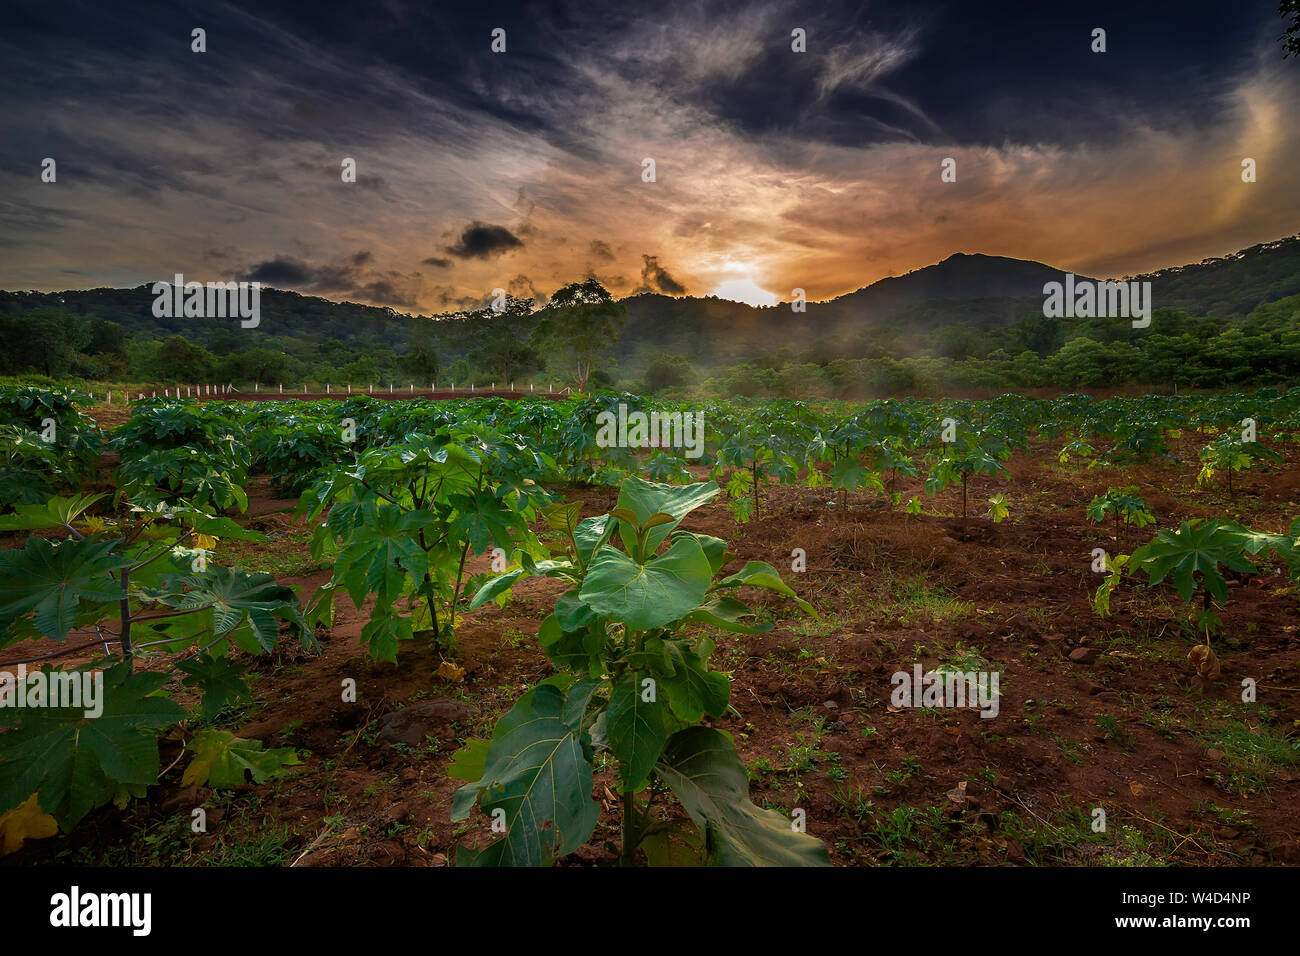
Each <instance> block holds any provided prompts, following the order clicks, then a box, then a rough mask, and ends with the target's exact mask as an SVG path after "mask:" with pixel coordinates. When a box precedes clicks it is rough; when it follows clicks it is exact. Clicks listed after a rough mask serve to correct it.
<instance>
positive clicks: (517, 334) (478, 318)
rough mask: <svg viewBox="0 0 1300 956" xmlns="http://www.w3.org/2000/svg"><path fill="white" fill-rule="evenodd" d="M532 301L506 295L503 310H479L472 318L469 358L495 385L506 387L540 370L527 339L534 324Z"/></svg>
mask: <svg viewBox="0 0 1300 956" xmlns="http://www.w3.org/2000/svg"><path fill="white" fill-rule="evenodd" d="M533 306H534V303H533V300H532V299H521V298H519V297H518V296H513V295H507V296H506V301H505V305H504V307H503V308H502V309H501V310H500V311H499V312H498V311H496V310H495V309H483V310H481V311H480V312H477V313H474V315H473V319H472V321H473V332H472V333H471V334H472V335H473V338H474V340H475V344H474V347H473V351H472V353H471V355H470V357H471V358H472V359H473V361H474V362H476V363H477V364H478V365H479V367H481V368H482V369H484V370H485V371H489V372H490V373H491V374H492V375H493V376H494V377H495V378H496V380H497V381H498V382H504V383H506V384H507V385H509V383H510V382H512V381H513V380H514V379H515V377H516V376H518V375H519V374H520V373H522V372H527V371H530V370H532V369H536V368H539V367H540V362H539V361H538V355H537V350H536V349H535V348H534V347H533V346H532V345H530V344H529V335H530V333H531V332H532V331H533V327H534V326H535V325H536V324H537V323H536V320H535V319H534V317H533Z"/></svg>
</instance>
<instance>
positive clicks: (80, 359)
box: [0, 236, 1300, 381]
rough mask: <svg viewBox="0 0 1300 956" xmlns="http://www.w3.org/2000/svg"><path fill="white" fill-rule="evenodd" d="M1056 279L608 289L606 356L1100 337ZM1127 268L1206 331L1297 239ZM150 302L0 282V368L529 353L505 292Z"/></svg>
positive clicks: (69, 370) (346, 369)
mask: <svg viewBox="0 0 1300 956" xmlns="http://www.w3.org/2000/svg"><path fill="white" fill-rule="evenodd" d="M1060 277H1061V270H1060V269H1057V268H1053V267H1051V266H1048V265H1044V264H1043V263H1039V262H1032V261H1026V260H1020V259H1010V258H1005V257H1000V256H988V255H980V254H964V253H958V254H954V255H952V256H950V257H948V258H947V259H945V260H943V261H942V262H939V263H936V264H934V265H931V266H926V267H925V268H922V269H917V270H915V271H914V272H910V273H907V274H906V275H903V276H897V277H891V278H887V279H882V280H880V281H878V282H874V283H872V284H870V285H868V286H865V287H863V288H862V289H858V290H857V291H855V292H851V293H848V294H846V295H843V296H840V297H838V298H836V299H832V300H829V301H826V302H810V303H808V304H807V307H806V310H805V311H803V312H797V311H794V310H793V309H791V307H790V305H789V304H788V303H783V304H779V305H776V306H771V307H767V308H753V307H751V306H748V305H744V304H741V303H737V302H732V301H728V300H723V299H718V298H714V297H693V296H681V297H672V296H666V295H659V294H641V295H636V296H631V297H629V298H626V299H624V300H622V302H623V305H624V306H625V308H626V320H625V321H624V323H623V328H622V332H621V334H620V336H619V338H618V340H617V342H616V343H615V344H614V345H613V346H612V348H611V349H610V350H609V355H610V357H611V358H614V359H616V360H617V361H618V363H619V366H620V368H622V369H624V370H625V371H626V370H630V373H631V374H634V375H635V374H640V373H641V370H642V369H644V368H645V366H646V363H647V362H648V361H650V358H649V357H650V356H661V357H662V356H665V355H667V356H673V357H675V358H676V359H677V360H679V361H682V362H685V363H687V364H689V365H690V366H691V367H692V368H693V369H694V370H695V372H698V373H707V372H708V371H709V370H711V369H715V368H720V367H724V366H729V365H736V364H742V363H746V362H750V361H754V360H761V361H767V360H768V359H766V358H764V357H765V356H768V357H770V356H776V355H786V356H788V357H787V358H786V359H783V360H782V361H793V360H795V359H796V358H797V360H798V361H800V362H812V363H814V364H818V365H825V364H827V363H829V362H832V361H834V360H835V359H836V358H857V357H861V358H878V359H883V358H896V359H897V358H903V357H909V356H911V357H919V356H924V355H931V356H935V357H939V358H945V357H946V358H951V359H955V360H960V359H963V358H978V357H981V356H984V355H987V354H990V353H991V352H993V351H996V350H999V349H1001V350H1003V351H1006V352H1007V353H1008V354H1010V355H1015V354H1018V353H1019V351H1021V350H1024V349H1028V350H1031V351H1034V352H1037V353H1039V354H1040V355H1047V354H1050V353H1051V352H1053V351H1054V350H1055V349H1057V348H1059V347H1061V346H1062V345H1063V344H1064V343H1065V342H1067V341H1069V340H1070V339H1071V338H1075V337H1078V336H1087V337H1091V338H1093V339H1099V340H1101V341H1110V340H1111V339H1112V338H1113V334H1114V333H1115V330H1113V329H1110V328H1109V327H1108V326H1107V327H1098V325H1097V323H1096V322H1093V323H1088V322H1074V323H1072V324H1071V323H1066V324H1057V323H1054V322H1053V321H1048V320H1044V319H1043V315H1042V303H1043V292H1042V289H1043V285H1044V283H1045V282H1049V281H1054V280H1059V279H1060ZM1132 278H1133V279H1136V280H1139V281H1141V280H1149V281H1150V282H1151V283H1152V298H1153V305H1154V307H1155V308H1156V309H1157V310H1161V309H1163V310H1173V311H1176V312H1181V313H1184V314H1185V315H1187V316H1193V317H1198V318H1200V319H1206V320H1207V321H1208V324H1206V323H1204V322H1203V323H1202V324H1201V325H1199V326H1198V327H1197V335H1199V336H1202V337H1203V336H1204V335H1205V334H1207V333H1208V334H1210V335H1215V334H1218V333H1219V332H1221V331H1223V330H1224V329H1226V328H1228V327H1230V326H1232V325H1233V323H1234V320H1237V319H1239V318H1240V317H1242V316H1245V315H1248V314H1250V313H1251V312H1253V311H1254V310H1255V309H1256V308H1257V307H1258V306H1260V305H1261V304H1264V303H1269V302H1275V301H1277V300H1280V299H1283V298H1285V297H1287V296H1291V295H1296V294H1297V293H1300V236H1293V237H1290V238H1287V239H1281V240H1277V241H1274V242H1268V243H1262V244H1260V245H1256V246H1252V247H1251V248H1249V249H1245V250H1242V251H1240V252H1237V253H1235V254H1233V255H1229V256H1225V257H1222V258H1214V259H1207V260H1205V261H1203V262H1200V263H1196V264H1192V265H1185V266H1180V267H1177V268H1170V269H1164V270H1161V271H1159V272H1155V273H1151V274H1148V275H1142V276H1135V277H1132ZM787 291H788V290H787ZM153 303H154V295H153V293H152V291H151V286H150V285H142V286H139V287H137V288H134V289H89V290H82V291H67V292H60V293H34V292H0V340H2V341H3V342H4V343H5V347H4V349H3V350H2V351H0V374H23V373H27V372H41V373H44V374H47V375H61V374H74V375H82V376H85V377H87V378H100V377H112V376H126V375H130V376H138V377H141V378H145V379H151V378H160V377H174V376H178V377H180V378H182V379H184V380H200V379H202V378H203V377H205V375H206V374H211V375H216V376H220V377H224V378H226V379H227V380H244V381H251V380H259V381H275V380H293V379H294V378H300V377H305V376H309V375H310V376H319V377H321V378H328V377H335V376H345V379H344V380H357V381H379V380H382V379H384V378H387V377H391V376H397V377H408V378H409V379H410V380H411V381H425V380H430V381H431V380H432V379H433V378H434V377H436V376H437V375H438V374H439V371H440V370H441V371H442V372H444V373H448V374H450V375H452V376H453V379H452V380H457V379H458V378H459V379H463V378H466V377H469V378H471V379H474V378H482V379H484V380H487V381H493V380H495V379H497V378H511V377H513V376H514V375H516V374H528V373H530V372H538V371H540V370H541V369H542V368H543V361H542V358H541V357H540V356H538V355H537V354H536V353H534V352H533V351H532V350H530V348H529V347H528V336H529V332H530V330H531V327H532V325H533V323H534V322H535V317H530V316H528V315H527V314H526V313H527V311H528V304H527V303H526V302H522V303H518V302H517V303H516V304H518V305H522V306H523V308H524V314H523V315H520V314H518V313H516V314H514V315H513V316H510V317H501V318H498V317H496V316H495V315H494V314H492V313H490V312H486V311H480V312H477V313H456V314H454V315H442V316H434V317H427V316H413V315H408V314H404V313H400V312H397V311H395V310H393V309H390V308H382V307H377V306H371V305H361V304H357V303H352V302H332V301H330V300H327V299H323V298H319V297H316V296H308V295H301V294H299V293H296V292H289V291H281V290H275V289H268V288H264V289H263V290H262V296H261V322H260V324H259V326H258V329H257V334H256V335H252V334H250V333H249V332H248V331H246V330H242V329H240V328H239V325H238V322H237V321H236V320H232V319H221V318H212V319H196V318H186V317H178V318H158V317H155V316H154V314H153ZM431 318H433V319H436V320H437V321H431V320H430V319H431ZM1111 324H1113V322H1112V323H1111ZM1173 327H1174V326H1171V325H1169V324H1168V323H1167V322H1162V324H1161V328H1163V329H1166V330H1169V329H1171V328H1173ZM550 372H551V373H552V374H558V370H557V369H553V370H550Z"/></svg>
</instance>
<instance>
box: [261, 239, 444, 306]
mask: <svg viewBox="0 0 1300 956" xmlns="http://www.w3.org/2000/svg"><path fill="white" fill-rule="evenodd" d="M373 262H374V254H373V253H371V252H370V251H369V250H361V251H359V252H356V253H353V254H352V255H350V256H348V257H346V258H345V259H343V260H342V261H340V262H336V263H321V264H313V263H309V262H305V261H304V260H302V259H297V258H294V257H292V256H277V257H276V258H274V259H268V260H266V261H265V262H259V263H258V264H256V265H254V266H253V267H252V268H250V269H248V270H247V271H246V272H244V273H243V275H241V276H240V278H241V279H244V280H245V281H248V282H262V283H265V284H266V285H269V286H273V287H275V288H281V289H293V290H295V291H298V292H312V293H319V294H322V295H333V296H338V297H342V298H348V299H356V300H360V301H363V302H371V303H374V304H376V305H388V306H396V307H401V308H407V309H414V308H417V307H418V306H419V301H418V295H419V293H420V291H421V287H422V284H421V282H420V275H419V273H413V274H411V275H409V276H408V275H403V274H401V273H399V272H395V271H391V270H388V271H380V270H376V269H373V268H371V265H372V263H373Z"/></svg>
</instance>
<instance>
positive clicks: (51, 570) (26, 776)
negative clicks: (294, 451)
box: [0, 495, 314, 831]
mask: <svg viewBox="0 0 1300 956" xmlns="http://www.w3.org/2000/svg"><path fill="white" fill-rule="evenodd" d="M102 498H103V496H102V495H91V496H79V497H76V498H54V499H51V500H49V501H47V502H45V503H43V504H39V505H37V504H33V505H27V506H24V507H21V508H20V509H19V510H18V511H17V512H16V513H14V514H12V515H6V516H3V517H0V530H28V531H51V530H61V531H63V532H65V533H66V535H67V536H66V537H65V538H63V539H62V540H51V539H49V538H46V537H38V536H33V537H30V538H28V539H27V542H26V544H25V545H24V547H23V548H21V549H15V550H8V551H0V647H10V646H13V645H15V644H17V643H18V642H20V641H23V640H36V639H41V638H48V639H52V640H55V641H58V642H61V643H66V642H68V640H69V639H70V638H72V637H73V636H74V635H77V636H78V637H79V639H81V640H84V641H85V642H86V643H85V644H83V645H82V646H81V647H78V648H74V649H77V650H83V649H89V648H92V647H94V648H99V647H103V649H104V656H103V658H102V659H100V660H98V661H96V662H94V663H92V664H91V665H88V666H85V667H81V668H77V669H75V670H62V671H61V670H57V669H53V668H51V667H48V666H47V667H45V668H44V669H43V670H42V671H40V672H39V673H38V674H29V675H28V676H27V682H26V685H25V692H26V693H27V695H28V699H29V700H30V699H31V694H32V693H33V692H34V691H35V688H37V687H40V686H44V687H46V688H49V690H47V691H45V693H46V694H47V695H52V693H53V688H56V687H62V688H65V689H70V688H72V687H86V686H87V685H89V686H90V687H93V686H94V681H96V680H102V681H103V685H102V693H100V694H91V693H90V692H89V691H82V692H81V694H80V702H81V703H82V704H83V705H84V706H81V707H75V706H41V707H30V706H29V707H23V708H18V707H3V708H0V727H4V728H6V729H5V732H4V733H0V814H3V813H4V812H5V811H7V810H10V809H13V808H14V807H17V806H20V805H23V804H25V803H26V801H27V800H28V799H29V798H30V797H31V796H32V795H33V794H35V795H36V797H37V801H38V805H39V807H40V809H41V810H42V811H44V812H46V813H49V814H52V815H53V816H54V817H55V819H57V820H58V822H59V825H60V827H62V828H63V829H64V830H65V831H66V830H68V829H70V828H71V827H73V826H75V825H76V823H77V822H78V821H79V820H81V819H82V818H83V817H84V816H85V815H86V814H87V813H88V812H90V811H91V810H93V809H95V808H96V807H98V806H101V805H103V804H105V803H108V802H110V801H112V802H115V803H117V804H119V805H122V804H124V803H125V801H127V800H129V799H130V798H131V797H133V796H135V797H139V796H143V795H144V793H145V789H146V788H147V787H148V786H149V785H151V784H154V783H156V782H157V779H158V775H159V771H160V761H159V754H158V744H157V734H158V732H159V731H160V730H162V729H164V728H166V727H169V726H171V725H172V724H175V723H176V722H177V721H179V720H181V719H182V718H183V717H184V716H185V712H184V710H183V709H182V708H181V707H180V706H179V705H177V704H176V703H175V702H174V701H172V700H171V699H170V698H169V697H168V696H166V694H164V693H163V687H164V685H166V684H167V682H168V680H169V677H170V674H169V673H167V672H164V671H157V672H155V671H144V672H139V673H137V672H135V670H134V668H135V665H136V664H137V663H138V662H144V661H148V660H150V659H151V658H153V657H154V656H155V655H156V654H157V652H158V650H159V649H161V650H162V651H163V653H166V654H176V653H182V652H186V651H191V653H190V654H189V655H188V657H187V658H186V659H185V660H183V661H181V662H180V663H178V664H176V665H174V666H173V667H172V668H170V670H173V671H182V672H183V673H185V675H186V677H185V681H184V682H185V684H186V685H188V686H190V687H193V688H195V689H197V690H199V691H200V692H201V693H202V695H203V699H204V710H205V712H206V713H208V714H209V715H212V714H215V713H216V712H217V711H219V710H220V708H221V707H222V706H224V705H225V704H226V703H227V702H229V701H231V700H234V699H238V698H239V697H242V696H246V694H247V687H246V685H245V684H244V682H243V681H242V679H241V677H240V674H241V671H240V669H239V668H238V667H236V666H235V665H234V664H232V663H231V662H230V661H229V660H227V659H226V657H225V655H226V653H227V652H228V649H229V647H230V646H232V645H234V646H238V647H240V648H242V649H244V650H245V651H249V652H252V653H257V652H260V651H264V650H270V649H271V648H272V647H274V646H275V644H276V642H277V640H278V637H279V631H280V627H281V624H284V625H287V626H288V627H289V628H290V629H291V630H293V631H296V632H297V633H299V634H300V636H301V637H302V640H303V641H304V643H306V644H310V643H312V642H313V641H314V638H313V637H312V635H311V634H310V632H309V630H308V629H307V626H306V622H305V621H304V619H303V617H302V614H301V610H300V608H299V606H298V601H297V598H296V597H295V595H294V592H293V590H292V589H291V588H287V587H282V586H280V585H277V584H276V583H275V582H274V581H273V580H272V579H271V578H270V576H269V575H255V574H248V573H246V572H244V571H241V570H238V569H232V568H226V567H222V566H218V565H215V564H211V563H209V562H208V557H209V549H210V546H211V544H212V543H213V542H215V539H216V538H217V537H218V536H224V537H244V538H248V537H252V538H260V537H261V536H260V535H258V534H256V533H255V532H248V531H245V530H243V529H241V528H240V527H239V526H238V525H236V524H235V523H234V522H233V521H230V520H229V519H226V518H220V517H216V516H213V515H211V514H209V513H207V512H205V511H203V510H202V509H199V508H195V507H193V506H191V505H190V504H188V503H185V502H181V503H179V504H177V505H175V506H164V505H158V506H146V505H135V506H132V508H131V509H130V511H129V512H127V514H126V516H125V517H119V516H117V515H113V514H108V515H94V514H91V513H90V509H92V508H93V507H95V506H96V505H97V504H99V503H100V501H101V499H102ZM198 544H203V545H207V546H208V547H207V548H201V547H192V545H198ZM4 692H5V693H11V692H13V693H16V692H17V688H16V687H14V686H12V685H11V686H9V687H7V688H5V690H4ZM88 694H89V695H90V696H88ZM92 697H95V698H97V699H94V700H92ZM46 700H47V702H49V703H55V702H59V703H69V701H68V700H67V699H65V698H55V697H53V696H47V698H46ZM76 702H77V701H76V700H75V698H74V700H72V701H71V703H76ZM96 709H97V710H98V711H99V713H94V712H93V711H94V710H96ZM198 746H199V747H200V748H201V749H202V748H206V749H204V753H205V756H204V757H203V758H202V759H203V760H205V761H206V763H205V765H204V768H205V769H203V770H202V772H201V773H200V770H198V769H196V770H195V771H194V774H196V775H199V776H202V777H203V778H204V779H207V776H208V774H209V769H207V765H208V764H210V765H211V772H213V773H216V774H217V775H218V777H219V778H220V779H222V780H225V779H229V777H230V773H229V772H228V771H229V768H230V767H231V766H233V764H232V763H231V762H232V761H233V762H234V763H238V762H239V761H240V760H244V761H246V762H249V763H251V764H253V765H254V766H255V767H256V773H255V777H259V776H260V777H263V778H264V777H265V774H266V772H268V771H269V770H270V769H271V763H272V762H273V761H277V760H280V758H281V756H282V755H280V754H278V753H277V752H274V751H273V752H270V753H269V754H267V755H258V756H253V753H254V752H255V751H257V750H258V749H259V748H260V745H255V744H254V743H253V742H240V743H239V744H238V745H235V744H234V743H230V745H229V749H231V751H232V752H230V753H225V752H224V751H223V752H222V753H221V754H217V753H216V752H215V751H214V750H213V747H214V746H215V744H213V742H212V741H211V740H208V739H207V738H205V741H204V742H203V743H201V744H200V745H198ZM235 750H237V751H238V753H235V752H233V751H235ZM281 762H284V761H281ZM187 773H188V771H187Z"/></svg>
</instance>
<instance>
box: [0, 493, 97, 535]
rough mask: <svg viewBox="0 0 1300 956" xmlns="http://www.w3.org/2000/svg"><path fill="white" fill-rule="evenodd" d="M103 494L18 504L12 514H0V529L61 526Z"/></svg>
mask: <svg viewBox="0 0 1300 956" xmlns="http://www.w3.org/2000/svg"><path fill="white" fill-rule="evenodd" d="M106 497H108V496H107V495H105V494H97V495H74V496H73V497H71V498H62V497H58V496H56V497H53V498H51V499H49V500H48V501H45V502H42V503H40V504H34V505H19V506H18V507H17V508H15V509H14V514H11V515H0V531H34V530H36V529H38V528H62V527H66V526H68V525H71V524H72V522H74V521H76V520H77V518H79V517H80V516H81V514H82V512H84V511H85V510H86V509H87V508H89V507H90V506H91V505H93V504H94V503H95V502H96V501H98V500H99V499H101V498H106Z"/></svg>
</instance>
